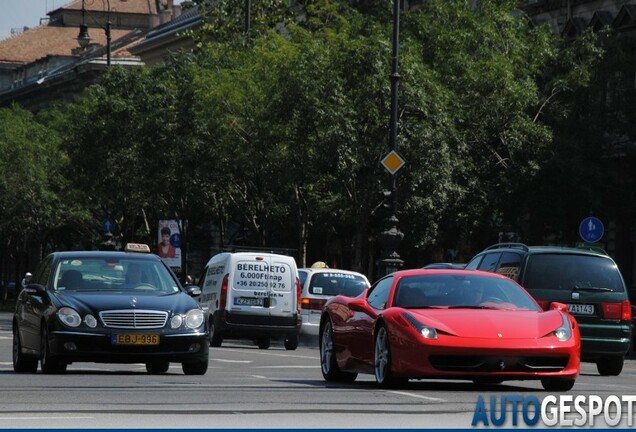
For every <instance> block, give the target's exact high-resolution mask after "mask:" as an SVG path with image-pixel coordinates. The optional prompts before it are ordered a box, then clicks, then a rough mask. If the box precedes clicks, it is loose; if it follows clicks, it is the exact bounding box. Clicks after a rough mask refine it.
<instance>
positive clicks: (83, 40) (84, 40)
mask: <svg viewBox="0 0 636 432" xmlns="http://www.w3.org/2000/svg"><path fill="white" fill-rule="evenodd" d="M105 1H106V6H107V8H108V9H107V11H106V25H105V26H102V25H101V24H99V22H98V21H97V20H96V19H95V18H94V17H93V16H92V15H91V14H90V12H88V11H87V10H86V7H85V4H84V2H85V0H82V24H80V31H79V34H78V35H77V43H78V44H79V46H80V47H82V48H86V47H87V46H88V44H89V43H90V42H91V37H90V35H89V34H88V26H87V25H86V20H85V15H86V14H87V13H88V15H89V16H90V17H91V19H92V20H93V21H94V22H95V24H97V25H98V26H99V27H101V28H102V29H104V32H105V33H106V65H107V66H110V57H111V47H110V41H111V31H110V30H111V26H112V24H111V22H110V0H105Z"/></svg>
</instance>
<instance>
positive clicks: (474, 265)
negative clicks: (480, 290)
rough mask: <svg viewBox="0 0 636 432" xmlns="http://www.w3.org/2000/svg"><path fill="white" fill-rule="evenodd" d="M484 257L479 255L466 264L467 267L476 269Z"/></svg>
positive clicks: (467, 268)
mask: <svg viewBox="0 0 636 432" xmlns="http://www.w3.org/2000/svg"><path fill="white" fill-rule="evenodd" d="M482 257H483V255H479V256H477V257H475V258H474V259H473V260H472V261H471V262H469V263H468V264H466V267H465V269H466V270H476V269H477V266H478V265H479V263H480V262H481V259H482Z"/></svg>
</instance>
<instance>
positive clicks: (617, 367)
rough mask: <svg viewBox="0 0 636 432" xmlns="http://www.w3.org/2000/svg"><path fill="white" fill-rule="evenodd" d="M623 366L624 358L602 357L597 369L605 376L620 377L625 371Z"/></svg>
mask: <svg viewBox="0 0 636 432" xmlns="http://www.w3.org/2000/svg"><path fill="white" fill-rule="evenodd" d="M623 364H624V359H623V357H622V356H609V357H601V358H600V359H599V360H598V361H597V362H596V369H598V373H599V374H601V375H603V376H618V375H620V374H621V372H622V371H623Z"/></svg>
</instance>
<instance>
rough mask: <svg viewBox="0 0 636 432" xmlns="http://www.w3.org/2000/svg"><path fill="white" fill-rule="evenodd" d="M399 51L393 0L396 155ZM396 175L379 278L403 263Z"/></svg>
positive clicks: (394, 141)
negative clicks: (398, 250) (400, 245)
mask: <svg viewBox="0 0 636 432" xmlns="http://www.w3.org/2000/svg"><path fill="white" fill-rule="evenodd" d="M399 50H400V0H393V52H392V55H391V122H390V124H389V144H390V146H391V151H393V152H396V153H397V127H398V84H399V82H400V73H399V71H398V59H399ZM395 175H396V173H395V172H393V173H392V174H391V190H390V194H389V196H388V197H387V198H390V199H391V201H390V203H389V207H390V208H391V213H392V214H391V216H389V218H388V219H387V225H388V226H387V229H386V230H385V231H383V232H381V233H380V235H379V236H378V241H379V243H380V246H381V248H382V259H380V261H378V267H379V269H378V272H379V276H384V275H387V274H390V273H393V272H394V271H397V270H399V269H400V268H401V267H402V266H403V265H404V261H403V260H402V259H400V255H399V254H398V253H397V251H396V249H397V247H398V246H399V244H400V243H401V242H402V239H403V238H404V233H402V232H401V231H400V229H399V228H398V222H399V221H398V218H397V216H396V215H397V206H398V199H397V179H396V177H395Z"/></svg>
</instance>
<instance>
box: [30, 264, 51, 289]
mask: <svg viewBox="0 0 636 432" xmlns="http://www.w3.org/2000/svg"><path fill="white" fill-rule="evenodd" d="M52 263H53V258H51V257H48V258H46V259H45V260H44V261H43V262H42V264H40V267H39V268H38V269H37V271H36V272H35V274H34V275H33V278H31V283H36V284H40V285H44V286H46V284H47V282H48V281H49V274H50V273H51V264H52Z"/></svg>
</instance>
